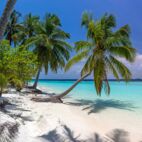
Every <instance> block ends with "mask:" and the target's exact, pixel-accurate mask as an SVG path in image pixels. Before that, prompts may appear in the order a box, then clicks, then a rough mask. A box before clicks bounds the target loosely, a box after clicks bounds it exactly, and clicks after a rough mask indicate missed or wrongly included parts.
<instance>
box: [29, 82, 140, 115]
mask: <svg viewBox="0 0 142 142" xmlns="http://www.w3.org/2000/svg"><path fill="white" fill-rule="evenodd" d="M33 81H34V80H32V81H31V82H30V83H33ZM74 82H75V80H74V81H73V80H39V82H38V86H39V87H43V88H44V89H46V90H49V91H50V92H55V93H57V94H59V93H61V92H63V91H65V90H66V89H68V88H69V87H70V86H71V85H72V84H73V83H74ZM109 83H110V88H111V93H110V95H106V94H105V92H104V90H103V91H102V94H101V96H97V93H96V91H95V87H94V82H93V81H82V82H80V83H79V84H78V85H77V86H76V87H75V88H74V89H73V90H72V91H71V92H70V93H69V95H68V97H71V98H73V99H76V100H84V101H96V100H102V101H107V102H108V103H109V102H111V101H114V102H119V104H121V103H122V104H126V105H131V106H133V110H135V111H140V112H141V113H142V81H130V82H128V83H126V82H124V81H120V82H118V81H109ZM114 106H115V105H114Z"/></svg>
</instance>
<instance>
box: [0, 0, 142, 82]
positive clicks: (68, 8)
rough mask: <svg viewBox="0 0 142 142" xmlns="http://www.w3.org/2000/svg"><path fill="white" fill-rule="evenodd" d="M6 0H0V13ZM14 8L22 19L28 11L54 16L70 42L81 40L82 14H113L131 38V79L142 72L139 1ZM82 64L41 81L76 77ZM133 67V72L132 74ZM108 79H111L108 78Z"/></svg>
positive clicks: (22, 1) (26, 0) (45, 0)
mask: <svg viewBox="0 0 142 142" xmlns="http://www.w3.org/2000/svg"><path fill="white" fill-rule="evenodd" d="M5 2H6V0H0V13H1V11H2V9H3V7H4V5H5ZM15 9H16V10H17V11H19V12H21V13H22V15H23V16H24V15H25V14H28V13H29V12H32V13H33V14H35V15H39V16H41V17H44V15H45V13H47V12H51V13H54V14H57V15H58V16H59V17H60V19H61V21H62V26H63V29H64V30H65V31H66V32H69V33H70V34H71V39H70V40H69V42H70V43H73V42H75V41H78V40H80V39H85V31H84V30H83V29H82V28H81V26H80V21H81V15H82V13H83V11H86V10H87V11H90V12H92V13H93V14H94V17H95V18H99V17H100V16H102V15H103V14H104V13H106V12H107V13H111V14H114V15H115V16H116V18H117V23H118V28H119V27H120V26H122V25H124V24H129V25H130V27H131V32H132V33H131V39H132V42H133V46H134V47H135V48H136V49H137V52H138V55H137V58H136V62H135V63H134V64H133V65H130V64H128V66H129V67H130V69H131V70H132V72H133V78H141V71H142V55H141V54H142V22H141V21H142V14H141V13H142V1H141V0H17V4H16V6H15ZM83 63H84V62H83V61H82V62H81V63H79V64H77V65H75V66H74V67H72V69H71V70H70V71H69V72H67V73H64V72H63V71H59V73H58V74H53V73H51V72H49V74H48V75H47V76H46V75H44V73H42V74H41V78H52V79H54V78H61V79H63V78H78V77H79V71H80V69H81V67H82V65H83ZM136 68H137V71H136ZM110 78H112V76H111V75H110Z"/></svg>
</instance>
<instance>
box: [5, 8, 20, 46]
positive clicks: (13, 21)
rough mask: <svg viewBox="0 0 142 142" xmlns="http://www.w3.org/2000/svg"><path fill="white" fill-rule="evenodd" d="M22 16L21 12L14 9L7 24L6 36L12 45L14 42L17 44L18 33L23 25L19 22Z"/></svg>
mask: <svg viewBox="0 0 142 142" xmlns="http://www.w3.org/2000/svg"><path fill="white" fill-rule="evenodd" d="M20 16H21V14H20V13H19V12H17V11H16V10H14V11H13V12H12V13H11V16H10V19H9V22H8V24H7V28H6V31H5V38H6V39H7V40H9V42H10V45H12V44H13V43H14V44H16V39H17V38H16V34H17V33H18V32H19V27H21V25H20V24H19V23H18V21H19V17H20Z"/></svg>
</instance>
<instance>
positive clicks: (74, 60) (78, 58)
mask: <svg viewBox="0 0 142 142" xmlns="http://www.w3.org/2000/svg"><path fill="white" fill-rule="evenodd" d="M88 52H89V51H88V50H84V51H82V52H81V53H78V54H77V55H75V56H74V57H73V58H72V59H71V60H69V62H68V63H67V64H66V66H65V71H67V70H69V69H70V67H71V66H73V65H74V64H76V63H78V62H80V61H81V60H82V59H84V58H86V57H87V55H88Z"/></svg>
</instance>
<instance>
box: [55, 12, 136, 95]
mask: <svg viewBox="0 0 142 142" xmlns="http://www.w3.org/2000/svg"><path fill="white" fill-rule="evenodd" d="M82 26H84V27H85V28H86V30H87V41H79V42H76V44H75V49H76V51H77V55H75V56H74V57H73V58H72V59H71V60H70V61H69V62H68V63H67V65H66V67H65V70H68V69H69V68H70V67H71V66H72V65H74V64H76V63H77V62H79V61H81V60H83V59H86V62H85V65H84V67H83V68H82V70H81V78H80V79H79V80H77V81H76V82H75V84H73V85H72V86H71V87H70V88H69V89H68V90H66V91H65V92H63V93H61V94H59V95H56V97H57V98H62V97H64V96H65V95H67V94H68V93H69V92H70V91H71V90H72V89H73V88H74V87H75V86H76V85H77V84H78V83H79V82H80V81H82V80H83V79H84V78H86V77H87V76H89V75H90V74H93V77H94V84H95V88H96V92H97V94H98V95H101V91H102V88H104V89H105V91H106V94H109V93H110V86H109V82H108V73H112V74H113V75H114V77H115V78H116V79H119V78H120V77H121V78H123V79H124V80H125V81H128V80H129V79H130V78H131V72H130V71H129V69H128V68H127V67H126V66H125V65H124V64H123V63H122V62H121V60H119V58H124V59H125V60H127V61H128V62H133V61H134V58H135V53H136V52H135V49H134V48H133V47H132V44H131V41H130V38H129V35H130V28H129V26H128V25H125V26H123V27H121V28H120V29H118V30H114V28H116V21H115V17H114V16H113V15H108V14H105V15H104V16H103V17H102V18H101V19H100V20H98V21H95V20H93V16H92V15H91V14H89V13H87V12H85V13H84V14H83V17H82Z"/></svg>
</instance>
